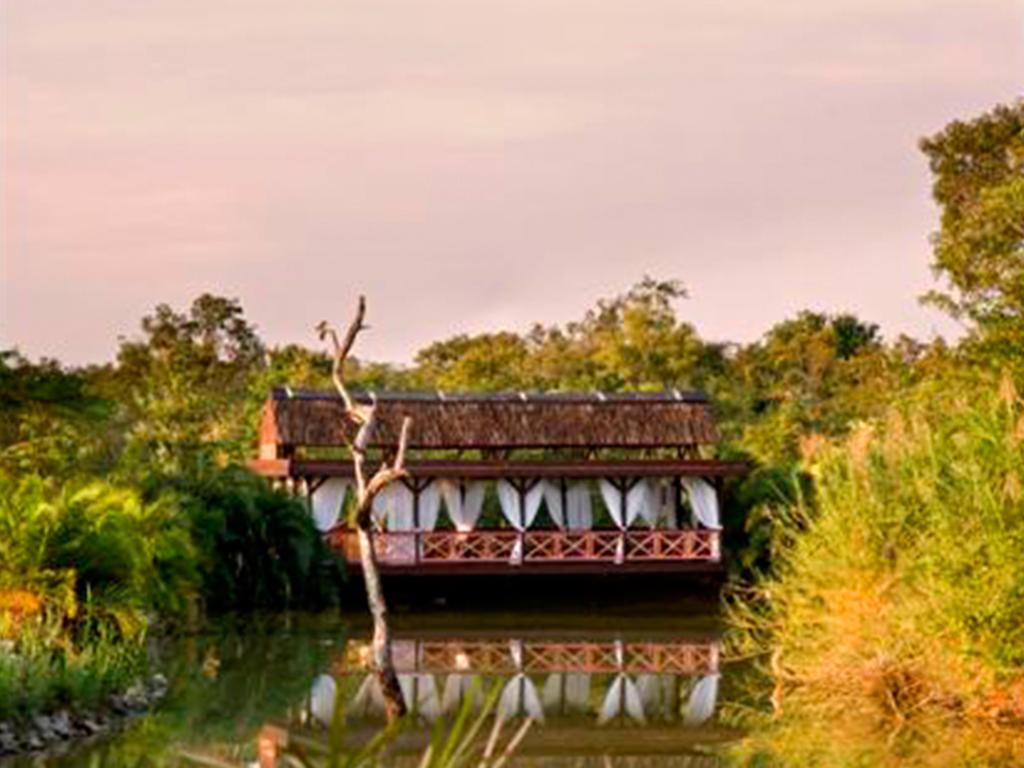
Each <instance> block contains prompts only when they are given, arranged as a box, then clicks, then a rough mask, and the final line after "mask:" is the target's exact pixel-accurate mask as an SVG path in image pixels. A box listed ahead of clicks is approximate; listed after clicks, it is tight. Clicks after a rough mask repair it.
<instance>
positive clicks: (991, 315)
mask: <svg viewBox="0 0 1024 768" xmlns="http://www.w3.org/2000/svg"><path fill="white" fill-rule="evenodd" d="M921 149H922V151H923V152H924V153H925V155H926V156H927V157H928V162H929V165H930V167H931V171H932V175H933V178H934V183H933V188H932V189H933V195H934V197H935V201H936V202H937V203H938V205H939V208H940V210H941V214H942V218H941V224H940V228H939V231H938V232H937V233H935V235H934V237H933V243H934V262H933V267H934V269H935V271H936V273H937V274H938V275H939V276H940V277H942V278H943V279H944V280H945V282H946V283H947V286H948V289H947V290H946V291H934V292H932V293H930V294H928V295H927V296H926V297H925V300H926V301H929V302H931V303H934V304H937V305H938V306H941V307H943V308H944V309H946V310H947V311H949V312H950V313H951V314H952V315H953V316H954V317H956V318H960V319H963V320H965V321H967V322H968V323H969V324H970V329H971V331H972V337H971V342H972V343H976V344H977V345H979V347H980V348H981V349H982V350H983V351H984V353H985V354H988V355H994V356H997V357H998V358H999V359H1000V360H1001V361H1002V362H1004V363H1005V362H1007V361H1011V362H1012V361H1014V360H1016V359H1017V358H1019V350H1020V349H1021V345H1022V344H1024V101H1017V102H1015V103H1013V104H1009V105H1000V106H997V107H996V108H995V109H993V110H991V111H990V112H987V113H985V114H983V115H981V116H979V117H976V118H974V119H973V120H969V121H961V120H956V121H954V122H952V123H950V124H949V125H948V126H946V128H945V129H944V130H943V131H941V132H940V133H938V134H936V135H935V136H932V137H930V138H926V139H923V140H922V141H921Z"/></svg>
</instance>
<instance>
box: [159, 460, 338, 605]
mask: <svg viewBox="0 0 1024 768" xmlns="http://www.w3.org/2000/svg"><path fill="white" fill-rule="evenodd" d="M168 491H169V492H171V493H172V494H174V495H175V497H176V498H177V501H178V504H179V506H180V508H181V509H182V511H183V513H184V515H185V516H186V517H187V519H188V521H189V525H190V530H191V533H192V540H193V542H194V544H195V547H196V550H197V553H198V566H199V572H200V575H201V583H202V595H203V598H204V600H205V602H206V605H207V607H208V608H210V609H211V610H214V611H226V610H248V609H252V608H285V607H299V606H317V605H323V604H325V603H329V602H331V601H332V600H333V598H334V597H335V595H336V588H337V584H338V579H339V576H340V571H339V567H340V566H339V562H338V561H337V559H336V558H335V557H334V556H333V555H332V554H331V552H330V550H329V549H328V547H327V546H326V544H324V542H323V539H322V537H321V535H320V533H319V532H318V531H317V530H316V527H315V526H314V525H313V522H312V519H311V518H310V515H309V511H308V510H307V509H306V505H305V503H304V502H303V501H301V500H299V499H296V498H294V497H291V496H288V495H287V494H285V493H282V492H279V491H275V490H273V489H271V488H270V487H269V485H268V484H267V482H266V481H265V480H264V479H263V478H260V477H257V476H256V475H253V474H252V473H250V472H248V471H247V470H245V469H243V468H241V467H228V468H227V469H223V470H221V469H209V470H206V471H203V472H198V473H195V474H191V475H187V476H177V477H173V478H167V479H163V480H157V481H154V482H153V483H152V487H151V488H150V493H155V494H160V493H166V492H168Z"/></svg>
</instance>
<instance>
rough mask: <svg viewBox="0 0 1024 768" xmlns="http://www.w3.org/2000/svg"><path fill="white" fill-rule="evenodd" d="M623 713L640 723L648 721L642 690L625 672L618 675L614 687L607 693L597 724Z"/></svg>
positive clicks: (602, 723)
mask: <svg viewBox="0 0 1024 768" xmlns="http://www.w3.org/2000/svg"><path fill="white" fill-rule="evenodd" d="M622 714H626V715H629V717H630V718H631V719H633V720H635V721H636V722H638V723H643V722H645V721H646V719H645V717H644V705H643V702H642V701H641V700H640V692H639V691H638V690H637V687H636V683H634V682H633V681H632V680H630V679H629V677H628V676H627V675H624V674H620V675H617V676H616V678H615V681H614V682H613V683H612V687H611V688H609V689H608V693H606V694H605V697H604V701H603V702H602V703H601V711H600V714H599V715H598V718H597V724H598V725H604V724H605V723H607V722H609V721H610V720H614V719H615V718H616V717H618V716H619V715H622Z"/></svg>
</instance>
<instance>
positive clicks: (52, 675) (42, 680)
mask: <svg viewBox="0 0 1024 768" xmlns="http://www.w3.org/2000/svg"><path fill="white" fill-rule="evenodd" d="M144 669H145V648H144V646H143V638H142V637H141V636H136V637H133V638H132V639H130V640H126V639H125V638H124V637H121V636H120V635H115V634H114V633H113V632H111V631H110V630H109V629H105V628H101V629H99V630H97V631H95V632H93V633H91V634H89V636H87V637H81V638H72V637H71V636H69V635H68V633H67V631H66V628H65V627H64V626H62V625H61V624H60V623H59V622H58V621H56V620H55V619H53V618H46V617H36V618H33V619H30V620H28V621H23V622H21V623H20V625H19V627H18V631H17V633H16V634H15V635H14V636H13V638H8V639H6V640H3V641H0V721H3V720H19V719H25V718H28V717H30V716H32V715H35V714H38V713H40V712H47V711H53V710H56V709H58V708H61V707H75V708H82V707H86V708H92V707H96V706H98V705H101V704H102V703H103V702H104V700H105V699H106V698H107V697H108V696H109V695H110V694H112V693H114V692H117V691H122V690H124V689H125V688H127V687H128V686H129V685H130V684H131V683H132V681H134V680H136V679H137V678H138V677H139V675H140V674H142V672H143V671H144Z"/></svg>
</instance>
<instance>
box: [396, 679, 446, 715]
mask: <svg viewBox="0 0 1024 768" xmlns="http://www.w3.org/2000/svg"><path fill="white" fill-rule="evenodd" d="M398 685H399V686H401V688H402V698H403V699H405V705H406V707H408V708H409V710H410V711H411V712H415V713H416V714H418V715H419V716H420V717H422V718H424V719H425V720H428V721H429V722H433V721H434V720H437V718H438V717H440V716H441V699H440V697H439V696H438V695H437V682H436V681H435V680H434V676H433V675H425V674H420V675H399V676H398Z"/></svg>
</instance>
